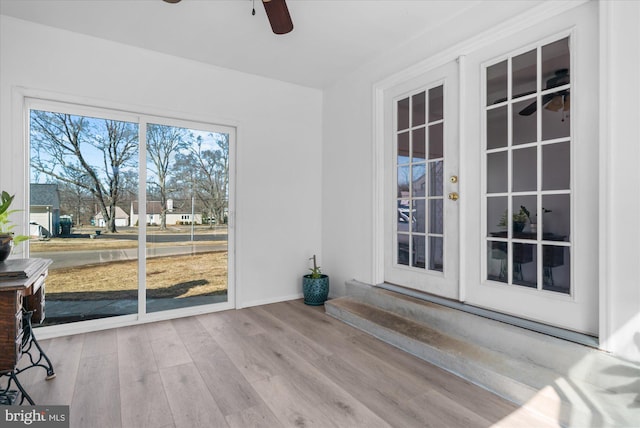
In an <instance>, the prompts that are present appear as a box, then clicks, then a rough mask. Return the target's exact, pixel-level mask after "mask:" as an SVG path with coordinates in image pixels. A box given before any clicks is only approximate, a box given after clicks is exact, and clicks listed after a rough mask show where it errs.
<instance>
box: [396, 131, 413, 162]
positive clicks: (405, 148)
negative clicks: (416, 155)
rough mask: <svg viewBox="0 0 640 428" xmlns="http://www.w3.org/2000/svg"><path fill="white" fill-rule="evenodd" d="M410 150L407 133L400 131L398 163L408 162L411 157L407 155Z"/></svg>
mask: <svg viewBox="0 0 640 428" xmlns="http://www.w3.org/2000/svg"><path fill="white" fill-rule="evenodd" d="M410 154H411V152H410V151H409V133H408V132H402V133H400V134H398V159H397V160H398V164H401V165H402V164H406V163H409V161H410V160H411V158H410V157H409V156H410Z"/></svg>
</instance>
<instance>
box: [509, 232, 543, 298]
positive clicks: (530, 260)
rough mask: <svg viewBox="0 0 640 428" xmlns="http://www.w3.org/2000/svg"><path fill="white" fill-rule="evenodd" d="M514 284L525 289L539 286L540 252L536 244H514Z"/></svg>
mask: <svg viewBox="0 0 640 428" xmlns="http://www.w3.org/2000/svg"><path fill="white" fill-rule="evenodd" d="M512 245H513V279H512V281H513V283H514V284H515V285H522V286H525V287H533V288H536V287H537V286H538V269H537V265H538V262H537V258H538V250H537V249H536V247H537V246H536V245H534V244H521V243H518V242H514V243H513V244H512Z"/></svg>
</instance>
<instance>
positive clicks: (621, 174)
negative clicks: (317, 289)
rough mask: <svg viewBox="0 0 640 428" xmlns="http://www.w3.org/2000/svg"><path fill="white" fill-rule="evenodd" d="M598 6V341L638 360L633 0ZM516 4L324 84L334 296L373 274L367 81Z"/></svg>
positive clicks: (468, 36)
mask: <svg viewBox="0 0 640 428" xmlns="http://www.w3.org/2000/svg"><path fill="white" fill-rule="evenodd" d="M560 3H562V2H549V3H547V4H546V5H545V6H543V7H549V8H554V7H559V6H560ZM604 3H607V6H606V7H607V8H610V9H611V19H612V24H611V25H610V26H609V28H610V31H611V40H610V42H609V46H610V48H611V58H610V59H611V61H610V66H608V67H607V69H608V70H609V73H610V75H608V77H607V79H608V81H609V82H611V83H610V85H611V89H612V92H611V93H610V98H609V99H610V100H611V101H610V102H609V103H608V104H607V103H603V105H601V108H604V109H607V108H608V107H610V108H611V111H609V112H608V117H609V124H608V127H607V132H605V135H604V137H605V138H603V139H601V145H604V146H605V147H604V149H605V150H604V152H605V154H607V155H608V158H607V159H605V160H603V162H607V166H608V169H607V170H606V171H603V173H602V175H601V177H600V183H601V191H603V192H606V193H607V198H606V201H605V202H604V205H605V207H604V208H602V211H601V213H600V224H601V228H602V232H601V234H600V237H601V240H600V241H601V244H600V247H601V250H600V266H599V268H600V271H601V273H600V289H601V302H600V314H599V318H600V326H601V328H600V340H601V347H602V348H603V349H606V350H609V351H612V352H614V353H615V354H617V355H619V356H622V357H625V358H628V359H631V360H635V361H640V286H639V285H638V284H639V281H638V276H639V274H638V271H637V266H638V263H639V262H640V250H639V245H638V242H640V228H639V227H638V226H637V223H638V220H637V217H638V215H637V213H638V212H639V208H638V205H639V204H640V202H639V201H640V198H639V197H638V196H639V193H640V190H639V189H640V187H639V186H638V183H640V169H639V168H638V167H637V165H638V164H639V161H640V149H639V148H638V147H639V145H638V141H640V126H639V123H640V122H639V121H638V120H637V119H638V117H640V108H639V106H638V99H640V84H639V83H638V78H637V77H638V76H639V75H640V63H639V62H640V31H639V30H638V25H637V24H638V22H640V3H638V2H625V1H620V2H617V1H616V2H604ZM524 4H525V2H501V3H500V4H499V5H498V4H496V7H495V8H485V9H482V10H472V11H471V12H470V13H469V14H466V15H464V16H459V17H457V19H456V21H455V23H443V29H446V31H442V32H438V31H434V32H431V33H426V34H424V35H423V37H419V38H416V39H414V40H411V41H410V42H408V43H407V44H406V45H404V46H403V47H401V48H400V49H398V50H397V51H396V52H394V53H390V54H389V55H387V56H385V57H384V58H379V59H378V60H377V61H374V62H372V63H369V64H366V65H365V66H363V67H361V68H360V69H359V70H358V71H357V72H356V73H352V74H351V75H349V76H345V77H344V78H343V79H342V80H340V81H339V82H337V83H336V84H335V85H333V86H332V87H331V88H329V89H328V90H326V91H325V98H324V123H323V127H324V142H323V184H322V188H323V218H322V247H323V258H324V262H323V267H324V268H325V271H326V272H327V273H330V274H331V280H332V285H331V287H332V293H331V294H332V295H333V296H339V295H342V294H343V293H344V281H345V280H348V279H352V278H355V279H357V280H360V281H363V282H366V283H375V281H376V279H377V278H378V272H379V267H378V266H377V265H376V255H375V252H376V248H375V245H376V239H375V227H374V223H375V222H376V221H377V217H376V215H375V214H374V212H373V208H374V202H375V201H374V200H375V198H376V194H375V184H374V183H375V176H374V173H375V162H376V160H375V155H374V153H375V150H374V141H373V139H374V126H376V124H375V123H374V121H373V117H374V115H373V108H374V103H373V94H372V88H373V87H374V85H376V84H377V83H378V82H380V81H382V80H383V79H387V78H389V76H392V75H394V74H397V73H400V72H402V71H403V70H406V69H411V68H412V67H414V66H415V65H417V64H420V63H428V62H433V63H437V62H438V60H439V59H441V57H442V52H443V51H446V50H451V49H450V48H452V47H453V46H455V45H456V44H458V43H461V45H463V46H468V45H470V46H472V45H473V43H474V42H475V40H476V39H477V38H478V35H479V34H482V33H483V32H485V31H489V30H491V29H492V27H495V28H494V30H496V31H501V27H500V26H501V24H502V23H508V18H509V17H512V16H515V15H516V14H517V13H518V10H515V8H516V7H517V6H518V5H520V6H522V5H524ZM575 4H576V5H579V4H578V3H575ZM505 7H507V8H510V9H505ZM539 10H540V9H534V12H535V13H538V12H539ZM463 42H464V43H463ZM596 48H597V47H594V49H596ZM454 50H455V49H454ZM458 53H459V54H464V53H467V52H463V51H461V52H458ZM468 90H478V89H477V88H475V89H474V88H469V89H468ZM607 106H608V107H607ZM601 125H602V126H607V124H601ZM631 225H633V226H631Z"/></svg>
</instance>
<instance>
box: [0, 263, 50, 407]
mask: <svg viewBox="0 0 640 428" xmlns="http://www.w3.org/2000/svg"><path fill="white" fill-rule="evenodd" d="M50 264H51V260H48V259H37V258H32V259H16V260H6V261H4V262H3V263H0V379H3V378H6V379H8V380H7V385H6V386H4V387H3V386H2V385H0V404H14V403H15V402H16V401H17V399H18V397H19V396H21V399H20V404H22V403H23V402H24V400H27V401H28V402H29V403H30V404H34V402H33V400H32V399H31V397H30V396H29V394H27V392H26V391H25V390H24V388H23V387H22V385H21V384H20V382H19V380H18V377H17V375H18V374H20V373H21V372H23V371H25V370H28V369H31V368H33V367H42V368H44V369H45V370H46V371H47V376H46V379H47V380H50V379H53V378H54V377H55V373H54V371H53V366H52V364H51V361H50V360H49V358H48V357H47V355H46V354H45V353H44V352H43V351H42V348H40V345H39V344H38V341H37V340H36V338H35V335H34V334H33V329H32V323H41V322H42V321H43V320H44V317H45V310H44V308H45V278H46V277H47V273H48V269H49V265H50ZM23 356H27V357H28V358H29V362H28V364H27V365H26V366H25V367H22V368H18V362H19V361H20V359H21V358H22V357H23ZM12 384H15V386H16V387H17V388H18V390H13V389H11V387H12Z"/></svg>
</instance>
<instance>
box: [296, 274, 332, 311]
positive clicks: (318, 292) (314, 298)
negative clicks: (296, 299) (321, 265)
mask: <svg viewBox="0 0 640 428" xmlns="http://www.w3.org/2000/svg"><path fill="white" fill-rule="evenodd" d="M302 293H303V294H304V303H305V304H306V305H311V306H320V305H323V304H324V302H325V301H326V300H327V297H328V296H329V276H328V275H321V276H320V278H311V274H307V275H304V276H303V277H302Z"/></svg>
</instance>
